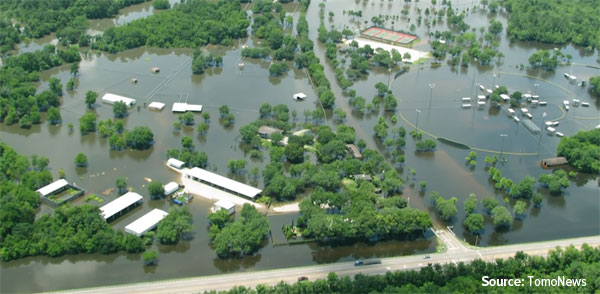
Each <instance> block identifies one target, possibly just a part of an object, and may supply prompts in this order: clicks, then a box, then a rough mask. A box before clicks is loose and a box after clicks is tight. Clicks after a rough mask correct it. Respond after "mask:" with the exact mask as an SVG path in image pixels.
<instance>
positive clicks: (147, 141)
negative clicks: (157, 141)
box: [123, 126, 154, 149]
mask: <svg viewBox="0 0 600 294" xmlns="http://www.w3.org/2000/svg"><path fill="white" fill-rule="evenodd" d="M123 137H125V144H127V146H129V147H131V148H133V149H148V148H150V146H152V144H153V143H154V134H153V133H152V131H151V130H150V128H148V127H145V126H142V127H135V128H134V129H133V130H132V131H125V133H124V134H123Z"/></svg>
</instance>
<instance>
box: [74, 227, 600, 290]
mask: <svg viewBox="0 0 600 294" xmlns="http://www.w3.org/2000/svg"><path fill="white" fill-rule="evenodd" d="M435 233H436V235H437V236H438V237H439V238H440V239H441V240H442V242H444V244H445V245H446V247H447V250H446V251H445V252H443V253H436V254H431V255H430V256H431V258H429V259H425V258H424V257H425V256H424V255H413V256H402V257H391V258H384V259H382V263H381V264H375V265H364V266H358V267H357V266H354V264H353V263H352V262H342V263H334V264H323V265H313V266H306V267H296V268H283V269H273V270H267V271H256V272H243V273H234V274H225V275H215V276H204V277H195V278H185V279H177V280H165V281H157V282H145V283H137V284H125V285H116V286H107V287H98V288H87V289H75V290H69V291H63V292H65V293H86V294H89V293H105V294H109V293H202V292H204V291H208V290H217V291H219V290H228V289H231V288H232V287H234V286H237V285H243V286H246V287H256V286H257V285H258V284H269V285H274V284H277V283H279V282H280V281H285V282H288V283H294V282H296V281H297V279H298V277H299V276H307V277H308V278H309V279H311V280H314V279H325V278H327V275H328V274H329V273H330V272H335V273H336V274H338V275H339V276H351V277H352V276H354V275H356V274H358V273H363V274H369V275H375V274H384V273H386V272H388V271H397V270H411V269H417V268H421V267H425V266H427V265H428V264H430V263H431V264H433V263H440V264H445V263H450V262H453V263H458V262H461V261H462V262H469V261H472V260H475V259H483V260H488V261H490V260H495V259H497V258H508V257H511V256H514V255H515V253H516V252H518V251H523V252H525V253H527V254H529V255H546V254H547V253H548V251H549V250H550V249H554V248H555V247H557V246H560V247H567V246H569V245H574V246H576V247H580V246H581V245H583V244H584V243H587V244H588V245H590V246H594V247H596V246H600V236H591V237H583V238H575V239H565V240H556V241H546V242H537V243H526V244H516V245H508V246H498V247H488V248H467V247H465V246H464V245H463V244H462V242H460V241H459V240H458V239H457V238H456V237H455V236H454V234H453V233H452V232H450V231H447V230H437V231H436V232H435ZM482 274H483V273H482Z"/></svg>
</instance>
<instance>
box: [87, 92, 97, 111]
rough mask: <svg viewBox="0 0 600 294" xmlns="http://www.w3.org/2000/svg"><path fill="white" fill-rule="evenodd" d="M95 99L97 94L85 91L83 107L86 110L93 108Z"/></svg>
mask: <svg viewBox="0 0 600 294" xmlns="http://www.w3.org/2000/svg"><path fill="white" fill-rule="evenodd" d="M97 98H98V93H96V92H94V91H87V93H85V105H87V108H90V109H91V108H93V107H94V104H95V103H96V99H97Z"/></svg>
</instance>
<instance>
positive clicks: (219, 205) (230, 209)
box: [213, 199, 235, 215]
mask: <svg viewBox="0 0 600 294" xmlns="http://www.w3.org/2000/svg"><path fill="white" fill-rule="evenodd" d="M221 209H224V210H225V211H227V213H228V214H230V215H231V214H234V213H235V204H234V203H233V202H231V201H227V200H225V199H221V200H219V201H217V202H216V203H215V204H214V205H213V211H214V212H217V211H219V210H221Z"/></svg>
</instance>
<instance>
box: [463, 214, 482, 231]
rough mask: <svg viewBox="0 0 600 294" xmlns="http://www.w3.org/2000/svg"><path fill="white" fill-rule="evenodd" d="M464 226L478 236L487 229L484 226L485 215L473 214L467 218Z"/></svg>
mask: <svg viewBox="0 0 600 294" xmlns="http://www.w3.org/2000/svg"><path fill="white" fill-rule="evenodd" d="M463 225H464V226H465V228H466V229H467V231H469V232H471V233H473V234H478V233H479V232H480V231H481V230H483V228H484V227H485V226H484V224H483V215H481V214H479V213H471V214H469V215H468V216H467V217H466V218H465V221H464V222H463Z"/></svg>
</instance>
